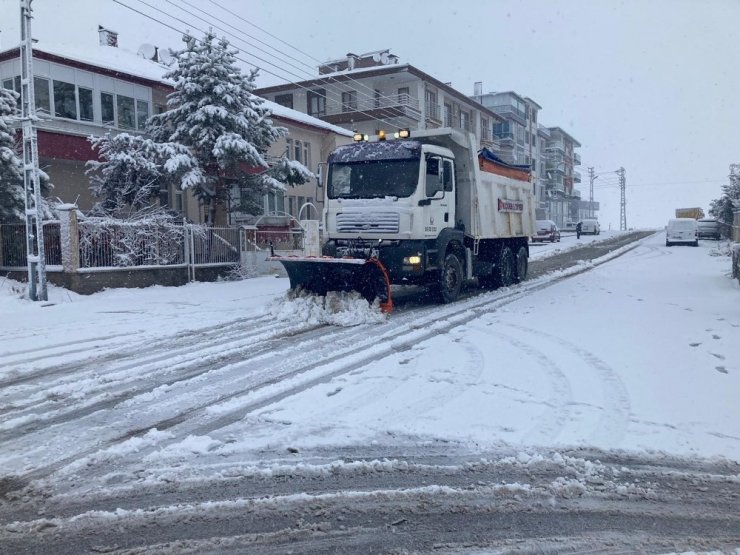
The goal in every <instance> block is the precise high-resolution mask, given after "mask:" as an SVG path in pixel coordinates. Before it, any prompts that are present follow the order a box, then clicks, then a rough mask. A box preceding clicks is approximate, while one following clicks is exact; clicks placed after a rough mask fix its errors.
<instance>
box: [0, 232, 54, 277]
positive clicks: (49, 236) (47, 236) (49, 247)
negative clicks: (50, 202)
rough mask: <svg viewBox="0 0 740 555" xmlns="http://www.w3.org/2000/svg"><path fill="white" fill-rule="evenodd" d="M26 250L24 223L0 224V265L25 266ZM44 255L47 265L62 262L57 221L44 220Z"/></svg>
mask: <svg viewBox="0 0 740 555" xmlns="http://www.w3.org/2000/svg"><path fill="white" fill-rule="evenodd" d="M26 252H27V251H26V224H0V253H2V257H1V258H0V266H4V267H9V268H18V267H23V266H26V265H27V264H28V260H27V257H26ZM44 255H45V259H46V265H47V266H59V265H61V264H62V248H61V241H60V238H59V222H54V221H48V222H44Z"/></svg>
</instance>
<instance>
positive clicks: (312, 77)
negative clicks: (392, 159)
mask: <svg viewBox="0 0 740 555" xmlns="http://www.w3.org/2000/svg"><path fill="white" fill-rule="evenodd" d="M165 1H166V2H167V3H169V4H171V5H174V6H176V7H178V8H179V9H181V10H183V11H184V12H185V13H187V14H189V15H191V16H193V17H196V18H198V16H196V15H194V14H193V13H192V12H189V11H188V10H185V9H184V8H182V7H181V6H177V5H176V4H173V2H172V0H165ZM180 1H181V2H182V3H183V4H185V5H187V6H189V7H191V8H193V9H195V10H197V11H199V12H200V13H203V14H205V15H206V16H208V17H210V18H212V19H215V20H216V21H218V22H220V23H223V24H224V25H226V26H228V27H230V28H231V29H234V30H235V31H236V32H238V33H240V34H242V35H244V36H247V37H249V38H251V39H253V40H256V41H257V42H259V43H260V44H263V45H265V46H267V47H268V48H271V49H272V50H275V51H276V52H278V53H280V54H281V55H283V56H286V57H288V58H289V59H291V60H294V61H296V62H298V63H299V64H302V65H305V66H306V67H309V68H311V70H312V71H313V66H311V65H309V64H307V63H306V62H303V61H301V60H299V59H298V58H295V57H294V56H291V55H290V54H287V53H286V52H283V51H282V50H278V49H277V48H275V47H274V46H272V45H270V44H268V43H266V42H264V41H262V40H261V39H259V38H257V37H255V36H253V35H250V34H249V33H246V32H245V31H243V30H241V29H239V28H237V27H235V26H233V25H231V24H230V23H228V22H226V21H224V20H222V19H220V18H218V17H216V16H214V15H212V14H209V13H208V12H206V11H205V10H203V9H201V8H198V7H197V6H194V5H193V4H192V3H190V2H188V0H180ZM214 4H215V5H217V6H218V4H216V3H215V2H214ZM218 7H220V8H221V9H223V10H225V11H228V10H226V8H224V7H223V6H218ZM229 13H231V14H232V15H234V16H235V17H238V18H239V19H240V20H242V21H244V22H247V23H249V22H248V21H247V20H246V19H244V18H243V17H241V16H239V15H238V14H235V13H234V12H230V11H229ZM198 19H201V21H204V22H205V23H209V24H210V22H209V21H208V20H203V19H202V18H198ZM214 27H216V28H217V29H219V30H221V31H223V32H224V33H228V32H227V31H226V30H225V29H223V28H221V27H218V26H215V25H214ZM257 28H258V29H260V30H261V31H262V32H263V33H267V34H268V35H270V36H271V37H273V38H275V39H276V40H280V42H283V43H284V44H286V45H288V46H290V47H291V48H293V49H294V50H296V51H298V52H300V53H301V54H303V55H304V56H306V57H307V58H309V59H312V60H314V61H316V62H317V63H319V64H321V63H322V62H320V61H319V60H317V59H316V58H313V57H312V56H311V55H309V54H307V53H306V52H304V51H302V50H300V49H298V48H296V47H294V46H291V45H289V44H288V43H285V41H282V40H281V39H279V38H277V37H275V35H272V34H270V33H268V32H267V31H265V30H263V29H261V28H260V27H257ZM235 38H237V39H238V37H235ZM238 40H242V42H244V43H246V44H249V45H250V46H253V47H254V45H253V44H252V43H250V42H249V41H246V40H244V39H238ZM255 48H258V49H259V50H260V51H261V52H265V53H266V54H268V55H269V56H272V57H274V58H278V59H280V58H279V57H278V56H275V55H274V54H271V53H269V52H266V51H265V50H263V49H261V48H259V47H255ZM280 61H282V62H284V60H282V59H280ZM289 65H291V67H294V68H295V69H299V71H304V72H305V73H307V72H306V71H305V70H302V69H300V68H298V67H296V66H294V65H292V64H289ZM344 77H345V79H346V81H348V82H352V83H355V84H356V85H357V86H358V87H362V88H364V89H367V91H369V93H372V94H366V93H362V92H361V91H356V92H358V93H359V94H364V97H365V98H367V99H368V100H377V99H389V100H390V99H392V97H390V96H387V95H381V96H379V97H376V95H375V93H376V91H375V90H374V89H372V88H371V87H369V86H368V85H366V84H365V83H362V82H360V81H357V80H356V79H353V78H352V77H351V76H349V75H345V76H344ZM310 78H311V79H316V77H315V76H314V75H313V74H311V75H310ZM318 79H319V80H321V81H324V82H326V83H327V84H328V82H329V80H331V81H332V82H334V83H337V84H338V85H340V84H341V83H342V81H340V80H338V79H337V78H336V77H330V76H327V77H323V78H322V77H318ZM333 90H334V92H348V91H345V90H343V89H340V88H335V89H333Z"/></svg>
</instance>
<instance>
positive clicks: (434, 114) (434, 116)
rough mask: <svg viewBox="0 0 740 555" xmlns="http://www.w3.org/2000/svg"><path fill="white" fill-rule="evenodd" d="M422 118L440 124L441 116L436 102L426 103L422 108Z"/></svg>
mask: <svg viewBox="0 0 740 555" xmlns="http://www.w3.org/2000/svg"><path fill="white" fill-rule="evenodd" d="M424 118H425V119H426V121H427V123H436V124H438V125H441V124H442V116H441V115H440V110H439V106H437V105H436V104H427V105H426V108H425V109H424Z"/></svg>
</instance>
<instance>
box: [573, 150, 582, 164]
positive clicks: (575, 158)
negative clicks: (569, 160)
mask: <svg viewBox="0 0 740 555" xmlns="http://www.w3.org/2000/svg"><path fill="white" fill-rule="evenodd" d="M573 165H574V166H580V165H581V155H580V154H578V153H577V152H574V153H573Z"/></svg>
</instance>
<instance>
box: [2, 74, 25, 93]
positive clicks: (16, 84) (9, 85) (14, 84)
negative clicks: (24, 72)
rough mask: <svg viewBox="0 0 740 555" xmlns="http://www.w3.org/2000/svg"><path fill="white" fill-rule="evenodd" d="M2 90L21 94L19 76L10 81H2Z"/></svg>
mask: <svg viewBox="0 0 740 555" xmlns="http://www.w3.org/2000/svg"><path fill="white" fill-rule="evenodd" d="M3 88H4V89H10V90H11V91H15V92H17V93H18V94H21V76H20V75H16V76H15V77H13V78H11V79H3Z"/></svg>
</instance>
